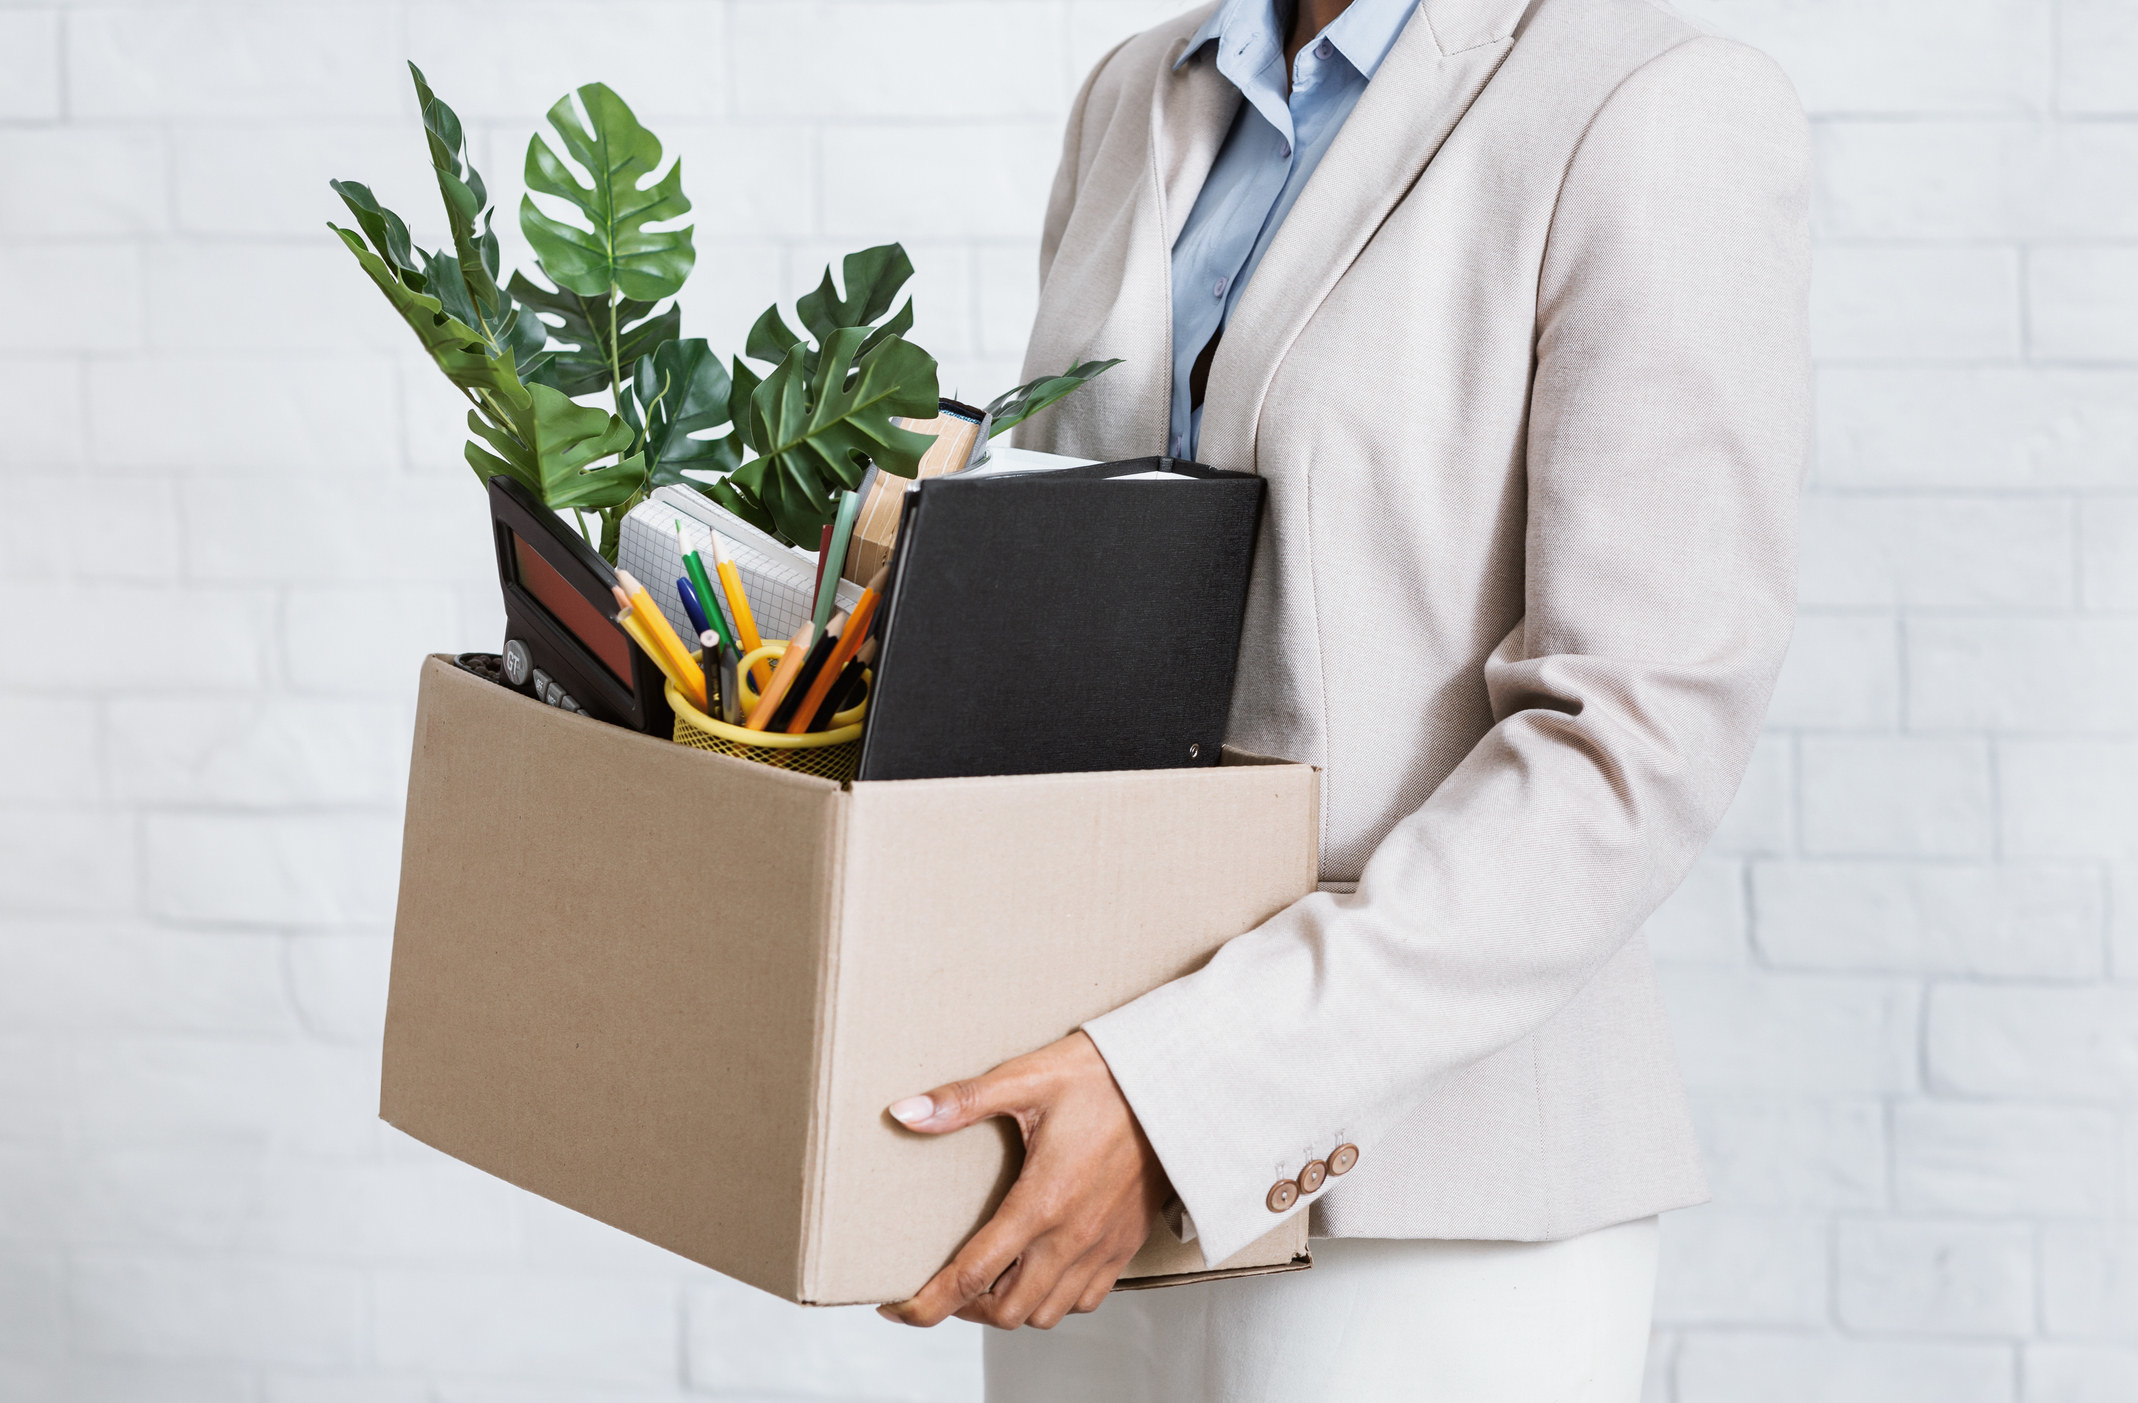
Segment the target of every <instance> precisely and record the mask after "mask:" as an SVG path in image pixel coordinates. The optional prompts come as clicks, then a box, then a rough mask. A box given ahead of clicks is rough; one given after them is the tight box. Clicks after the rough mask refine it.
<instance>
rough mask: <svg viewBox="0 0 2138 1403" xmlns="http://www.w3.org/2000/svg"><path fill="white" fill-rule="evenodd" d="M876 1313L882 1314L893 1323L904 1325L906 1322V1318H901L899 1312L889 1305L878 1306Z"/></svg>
mask: <svg viewBox="0 0 2138 1403" xmlns="http://www.w3.org/2000/svg"><path fill="white" fill-rule="evenodd" d="M876 1313H877V1314H878V1315H880V1316H882V1317H883V1318H884V1319H885V1320H888V1321H890V1322H891V1323H892V1324H893V1325H903V1324H905V1323H906V1322H905V1321H904V1320H902V1319H900V1318H899V1314H898V1312H897V1311H895V1310H892V1309H891V1308H890V1307H889V1306H878V1307H876Z"/></svg>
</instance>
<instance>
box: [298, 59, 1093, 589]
mask: <svg viewBox="0 0 2138 1403" xmlns="http://www.w3.org/2000/svg"><path fill="white" fill-rule="evenodd" d="M408 67H409V73H410V75H411V77H412V78H413V80H414V83H415V89H416V100H417V104H418V106H419V107H420V109H421V111H422V114H423V127H424V134H425V139H426V141H427V143H428V145H429V149H430V158H431V167H432V171H433V173H434V174H435V176H436V178H437V183H438V193H439V196H440V198H441V200H442V201H443V202H444V205H445V209H446V222H447V227H448V229H449V231H450V234H451V238H452V245H451V247H450V248H446V249H440V250H439V251H437V252H435V253H433V252H429V251H426V250H423V249H421V248H418V247H416V246H415V245H414V243H413V242H412V240H411V238H410V235H409V232H408V227H407V225H406V224H405V223H404V222H403V221H402V220H401V218H400V216H398V215H397V214H395V213H394V212H393V211H392V210H390V209H387V208H385V207H384V206H382V205H381V204H379V202H378V201H377V199H376V198H375V197H374V196H373V195H372V193H371V191H370V190H369V189H368V188H367V187H366V186H364V185H361V184H359V183H357V182H355V181H345V180H336V181H333V182H330V183H331V185H332V188H333V189H334V192H335V193H336V194H337V195H339V196H340V197H341V199H342V203H343V204H344V205H346V206H347V207H348V209H349V212H350V214H351V216H352V217H353V218H354V219H355V221H356V226H357V227H356V228H355V229H345V228H342V227H341V226H339V225H336V224H332V223H330V224H329V225H328V227H329V228H331V229H333V230H334V232H335V233H336V234H337V235H338V236H339V237H340V238H341V240H342V242H343V243H344V244H345V245H347V247H348V248H349V251H350V252H351V253H352V254H354V255H355V256H356V259H357V261H358V263H360V264H361V265H362V266H363V269H364V271H365V272H366V273H367V274H369V275H370V277H371V280H372V281H373V282H374V283H375V284H377V285H378V288H379V290H380V291H381V292H382V293H384V294H385V296H386V299H387V300H388V302H390V303H391V304H392V305H393V307H394V309H395V311H397V312H398V313H399V314H400V315H401V318H402V320H403V321H405V322H407V323H408V325H409V328H410V329H411V330H413V331H414V332H415V333H416V337H417V339H418V340H419V341H420V342H421V343H422V344H423V347H424V349H425V350H426V351H427V352H429V353H430V356H431V359H432V360H433V361H434V362H436V363H437V365H438V368H439V369H440V370H441V371H443V372H444V373H445V376H446V378H447V379H448V380H450V381H451V382H452V383H453V385H454V386H455V387H456V388H458V389H459V390H460V392H461V393H462V394H463V395H465V396H466V397H467V399H468V401H469V405H470V408H469V410H468V428H469V430H470V431H471V432H472V433H473V434H474V435H475V437H474V438H473V439H470V440H469V442H468V444H467V447H466V450H465V453H466V457H467V460H468V465H469V466H470V467H471V468H473V469H474V471H475V473H476V476H477V477H479V478H482V479H484V480H488V479H489V478H491V477H494V476H497V475H499V474H503V475H506V476H510V477H513V478H515V479H517V480H518V481H520V482H521V483H522V484H524V485H525V486H526V487H528V488H529V489H530V490H531V491H532V492H533V493H534V494H535V496H536V497H537V498H539V499H540V500H541V501H542V502H544V503H545V504H546V505H548V506H549V507H550V508H552V509H553V510H557V511H560V512H561V511H571V512H573V513H574V514H575V515H576V516H577V519H578V521H579V525H580V529H581V530H582V531H583V532H585V533H586V535H587V538H588V539H589V541H591V542H594V543H595V544H596V545H597V547H598V549H599V550H600V551H601V554H602V555H603V557H604V558H606V559H608V560H610V561H611V562H613V561H614V560H615V559H616V549H617V544H618V541H619V539H620V536H621V531H622V524H623V518H624V515H625V513H627V512H628V511H630V509H631V508H632V507H633V506H635V505H637V503H638V502H639V501H640V500H641V499H643V498H644V496H645V495H646V493H647V492H649V491H651V490H652V489H653V488H655V487H661V486H667V485H671V484H682V485H687V486H690V487H692V488H695V489H696V490H698V491H700V492H704V493H706V494H707V495H708V496H711V497H712V498H713V499H714V500H716V501H718V502H720V503H721V504H722V505H723V506H726V507H727V508H728V509H729V510H731V511H733V512H735V513H736V514H737V515H739V516H742V517H744V518H745V519H747V520H749V521H751V522H752V523H754V524H756V525H758V526H760V527H763V528H765V529H767V530H770V531H773V532H775V533H776V534H778V535H779V536H781V537H782V538H783V539H785V540H787V541H789V542H813V541H814V540H815V539H816V537H817V533H818V529H819V528H820V527H821V526H822V525H823V524H825V523H826V522H829V521H830V520H831V519H832V517H833V515H834V514H835V513H836V512H837V510H838V494H839V493H841V492H843V491H850V490H852V489H854V488H857V487H859V486H860V483H861V479H862V476H863V474H864V473H865V472H866V471H867V468H868V465H869V464H871V463H874V464H875V465H877V466H878V467H881V468H882V469H883V470H884V471H886V472H890V473H894V474H897V475H899V476H901V477H911V476H913V475H914V474H915V473H916V472H917V471H918V470H919V463H920V456H921V454H922V453H924V452H926V451H927V448H928V445H929V443H930V442H932V441H933V440H932V439H931V437H930V436H929V435H927V434H922V433H915V432H913V431H912V430H910V429H905V428H901V427H899V426H898V425H897V424H896V423H894V422H893V420H894V418H898V417H907V418H930V417H933V416H934V414H935V412H936V405H937V400H938V391H937V385H936V363H935V358H934V357H933V356H930V355H929V354H928V353H927V352H926V351H925V350H922V349H921V348H920V347H919V346H917V345H915V344H914V343H912V342H911V341H908V340H906V338H905V333H906V332H907V331H909V330H910V329H911V328H912V326H913V303H912V300H911V299H910V298H908V299H907V300H906V301H905V302H904V303H903V304H902V305H899V306H898V309H897V311H896V312H893V311H892V307H893V304H894V303H897V302H898V295H899V293H900V291H901V290H902V289H903V288H904V286H905V284H906V282H907V281H908V280H909V279H910V278H911V277H912V276H913V265H912V262H911V261H910V260H909V259H908V258H907V257H906V252H905V250H904V249H903V248H901V247H900V246H899V245H897V244H886V245H883V246H881V247H879V248H872V249H866V250H863V251H862V252H860V253H854V254H849V255H847V257H846V259H845V261H844V264H843V266H842V269H841V271H842V273H843V281H844V284H845V286H844V289H843V291H842V289H841V288H840V286H839V284H838V283H835V282H834V281H833V279H832V275H831V269H829V268H826V269H825V270H824V278H823V281H822V282H821V283H820V284H819V285H818V287H817V288H816V290H815V291H814V292H811V293H809V294H807V295H805V296H803V297H802V298H801V299H799V300H798V301H797V303H796V304H795V315H796V319H797V320H798V321H800V322H801V324H802V333H806V335H804V334H802V333H797V332H795V331H793V330H791V329H789V327H788V325H787V323H786V321H785V319H784V318H782V317H781V315H780V312H779V308H778V307H777V306H776V305H775V306H773V307H770V308H767V309H766V311H765V314H764V315H763V316H761V317H759V318H758V320H757V323H756V325H755V326H753V327H752V328H751V329H750V332H749V335H748V337H747V338H746V340H745V342H744V346H743V354H742V355H740V356H737V357H735V358H734V359H733V361H732V363H731V364H732V369H731V368H730V366H729V365H723V364H722V362H721V359H720V357H719V356H718V355H716V354H714V352H713V351H712V349H711V347H710V346H709V345H708V343H707V342H706V341H704V340H703V339H702V338H685V337H683V336H682V334H681V332H682V308H681V306H680V304H679V303H678V302H677V301H676V300H675V299H676V296H677V294H678V293H680V292H681V291H682V288H683V284H684V282H685V281H686V280H687V279H688V278H689V276H690V273H691V269H692V267H693V265H694V264H695V262H696V251H695V249H694V248H693V246H692V243H691V229H690V226H688V225H685V226H681V227H676V226H675V221H676V220H678V219H680V218H681V217H682V216H684V215H686V214H688V213H689V212H690V200H689V198H688V197H687V196H685V195H684V193H683V169H682V163H681V162H680V161H678V162H676V163H674V164H672V165H670V166H669V167H668V169H667V171H666V173H665V174H663V173H660V171H661V159H662V153H661V143H660V140H659V138H657V137H656V136H654V134H653V133H652V132H651V131H648V130H647V129H646V128H645V127H644V126H643V125H641V124H640V122H639V121H638V119H637V117H636V116H634V115H633V114H632V111H631V109H630V107H629V106H628V105H627V104H626V103H625V102H624V100H623V99H622V98H620V97H618V96H617V95H616V94H615V93H614V92H612V91H611V90H610V89H609V88H608V87H607V86H605V85H604V84H601V83H589V84H587V85H586V86H584V87H582V88H579V89H578V90H577V91H576V92H575V93H572V94H567V95H566V96H565V97H563V98H561V99H559V100H558V101H557V103H556V104H555V105H554V106H552V107H551V108H550V109H549V114H548V120H549V125H550V129H551V131H552V132H553V133H554V134H555V137H556V143H557V144H556V146H555V147H552V146H551V145H550V144H549V142H547V141H545V140H544V139H543V137H542V135H541V133H539V132H538V133H536V134H535V135H534V136H532V137H530V138H529V140H528V144H527V161H526V172H525V178H526V185H527V191H528V193H527V194H526V195H525V196H524V197H523V198H522V199H521V202H520V211H519V217H520V229H521V232H522V233H523V234H525V235H526V238H527V242H528V244H529V245H530V247H531V248H532V249H533V251H534V256H535V264H536V267H537V268H538V269H539V271H540V272H541V274H542V277H543V278H544V279H545V280H546V282H547V284H548V285H547V286H544V285H543V283H540V282H537V281H535V280H534V279H532V278H530V277H528V276H526V275H525V274H523V273H517V272H515V273H514V274H512V276H511V277H510V278H508V279H506V280H504V281H503V282H502V283H501V282H500V281H499V270H498V247H497V236H496V234H495V232H494V230H493V228H492V219H493V215H492V211H491V208H490V199H489V195H488V192H487V191H486V189H485V187H484V185H483V180H482V176H481V175H480V174H479V173H478V172H477V171H476V169H475V166H474V163H473V162H472V161H471V160H470V159H469V157H468V152H467V142H466V138H465V135H464V133H463V132H462V130H461V126H460V119H459V118H458V116H456V115H455V114H454V112H453V109H452V108H450V107H448V106H447V105H446V104H445V103H444V102H443V101H441V100H440V99H439V98H438V96H437V95H436V94H435V93H434V92H432V90H431V87H430V84H429V83H428V82H427V81H426V80H425V79H424V76H423V73H422V70H420V69H418V68H417V67H416V66H415V65H414V64H413V63H411V64H410V65H409V66H408ZM575 99H576V101H575ZM582 173H583V175H584V176H585V178H584V179H582V178H581V176H582ZM537 195H539V196H542V197H543V198H545V199H548V200H552V201H555V202H556V204H555V206H554V208H555V209H556V211H557V213H555V214H553V213H550V212H547V211H545V210H544V209H543V207H542V206H541V205H539V204H538V203H537V202H536V199H535V197H536V196H537ZM559 214H561V215H563V216H565V217H563V218H560V217H558V215H559ZM656 226H665V227H656ZM752 361H754V362H758V363H760V364H763V365H765V366H766V367H768V369H767V370H765V371H764V372H762V373H760V372H759V371H757V370H756V369H754V368H752V366H751V364H750V362H752ZM1118 363H1119V362H1117V361H1103V362H1096V361H1095V362H1089V363H1086V364H1084V365H1078V366H1072V367H1071V368H1070V369H1069V370H1068V371H1067V372H1066V373H1064V374H1063V375H1059V376H1049V377H1044V378H1043V379H1040V380H1035V381H1033V382H1032V383H1031V384H1029V385H1021V386H1019V387H1018V388H1016V389H1015V390H1012V391H1010V392H1009V393H1008V394H1006V395H1004V396H1002V397H1001V398H1000V399H998V400H997V401H996V402H995V404H994V405H993V406H991V410H992V411H993V412H995V413H996V415H997V417H996V421H995V422H996V430H997V432H999V431H1001V430H1002V429H1006V428H1008V427H1010V426H1011V425H1013V424H1015V423H1017V422H1019V421H1020V420H1022V419H1023V418H1025V417H1027V416H1029V415H1031V414H1034V413H1037V412H1038V411H1039V410H1040V409H1043V408H1045V407H1046V406H1047V405H1048V404H1051V403H1053V402H1054V401H1055V400H1056V399H1059V398H1060V397H1061V396H1062V395H1065V394H1067V393H1069V392H1070V391H1072V390H1074V389H1076V388H1077V387H1078V386H1080V385H1082V384H1084V383H1085V382H1086V381H1088V380H1089V379H1091V378H1092V377H1093V376H1095V375H1098V374H1100V373H1103V372H1104V371H1105V370H1107V369H1109V368H1110V367H1112V366H1114V365H1116V364H1118ZM604 394H605V395H606V396H607V398H608V401H609V407H608V408H606V409H601V408H595V407H592V406H589V405H585V404H581V403H580V402H579V401H580V399H581V398H583V397H589V396H596V395H604ZM722 426H731V427H730V428H729V431H728V432H727V433H726V434H725V435H721V436H719V437H710V436H709V435H711V434H712V432H713V431H714V430H717V429H720V428H721V427H722ZM746 453H747V454H748V455H749V456H747V457H745V454H746ZM589 514H591V515H592V517H593V518H594V519H595V520H598V522H599V523H600V524H599V529H598V532H597V531H596V529H595V528H594V526H593V525H592V524H591V523H590V521H589Z"/></svg>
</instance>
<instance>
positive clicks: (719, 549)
mask: <svg viewBox="0 0 2138 1403" xmlns="http://www.w3.org/2000/svg"><path fill="white" fill-rule="evenodd" d="M706 534H708V535H710V536H711V537H712V539H713V573H714V574H716V575H718V576H719V577H720V592H721V593H722V594H724V595H726V596H727V601H728V616H729V617H730V618H732V619H734V620H735V633H736V640H737V641H738V642H739V643H741V644H742V651H744V652H745V653H749V652H754V651H756V650H757V649H759V648H762V647H763V646H764V645H765V641H764V640H763V639H762V638H759V637H758V636H757V620H756V618H755V617H753V616H752V615H751V613H750V596H749V595H748V594H747V593H745V592H744V590H743V587H742V572H741V571H740V570H737V569H736V568H735V561H734V558H733V557H731V556H730V555H729V554H728V547H727V542H725V541H723V540H721V539H720V533H719V532H718V531H711V532H708V533H706ZM771 666H772V665H771V664H770V663H768V662H764V661H760V662H759V663H758V664H757V666H756V667H754V668H752V669H751V670H750V677H751V680H752V681H753V682H755V683H756V685H757V689H758V690H759V691H760V692H762V691H763V690H764V689H765V678H766V677H767V676H769V675H770V670H771Z"/></svg>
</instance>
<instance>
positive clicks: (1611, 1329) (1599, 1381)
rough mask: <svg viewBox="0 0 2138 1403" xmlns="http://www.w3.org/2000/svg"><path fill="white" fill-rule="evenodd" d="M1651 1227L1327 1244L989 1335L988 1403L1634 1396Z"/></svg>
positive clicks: (1622, 1399)
mask: <svg viewBox="0 0 2138 1403" xmlns="http://www.w3.org/2000/svg"><path fill="white" fill-rule="evenodd" d="M1655 1270H1656V1220H1655V1219H1653V1218H1643V1219H1641V1220H1640V1221H1638V1222H1632V1223H1621V1224H1619V1225H1618V1226H1616V1227H1609V1228H1603V1229H1599V1230H1598V1231H1596V1232H1592V1233H1585V1234H1583V1235H1582V1236H1580V1237H1575V1238H1569V1239H1567V1240H1566V1241H1563V1242H1438V1241H1430V1240H1412V1241H1397V1240H1390V1239H1380V1238H1327V1239H1321V1240H1317V1241H1316V1242H1315V1243H1314V1267H1313V1269H1312V1270H1311V1271H1304V1272H1290V1273H1287V1274H1284V1275H1280V1276H1260V1277H1247V1278H1243V1279H1239V1280H1233V1281H1218V1282H1211V1283H1209V1284H1206V1285H1200V1286H1176V1287H1167V1288H1164V1289H1161V1290H1155V1291H1124V1292H1117V1293H1115V1294H1114V1295H1112V1296H1109V1297H1108V1298H1107V1300H1106V1303H1105V1304H1104V1305H1102V1306H1100V1307H1099V1308H1098V1309H1097V1310H1096V1311H1094V1312H1092V1313H1091V1314H1090V1315H1072V1316H1070V1317H1069V1318H1068V1319H1067V1320H1065V1321H1063V1322H1062V1323H1061V1324H1060V1325H1058V1326H1056V1327H1055V1328H1054V1329H1053V1330H1051V1331H1039V1330H1018V1331H1015V1332H1013V1333H1003V1332H998V1331H990V1332H988V1336H987V1342H986V1365H987V1399H988V1403H1291V1401H1292V1400H1295V1399H1326V1400H1330V1403H1339V1401H1340V1403H1395V1401H1396V1400H1403V1403H1638V1399H1639V1398H1640V1393H1641V1371H1642V1367H1643V1364H1644V1362H1645V1360H1646V1358H1647V1352H1648V1324H1649V1315H1650V1311H1651V1309H1652V1306H1653V1302H1654V1298H1655Z"/></svg>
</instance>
